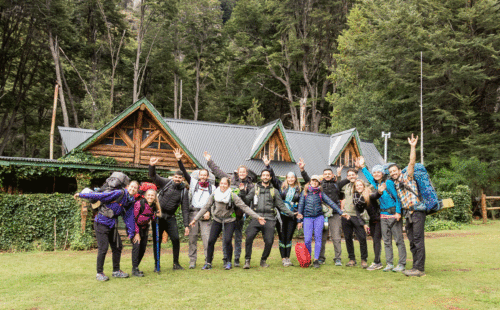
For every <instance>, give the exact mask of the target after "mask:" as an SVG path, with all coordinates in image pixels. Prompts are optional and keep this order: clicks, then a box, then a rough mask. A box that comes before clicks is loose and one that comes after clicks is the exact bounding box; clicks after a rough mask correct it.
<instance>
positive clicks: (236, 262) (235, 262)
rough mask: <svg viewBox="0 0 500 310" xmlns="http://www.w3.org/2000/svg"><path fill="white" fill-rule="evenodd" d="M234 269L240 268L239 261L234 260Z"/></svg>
mask: <svg viewBox="0 0 500 310" xmlns="http://www.w3.org/2000/svg"><path fill="white" fill-rule="evenodd" d="M234 267H240V260H239V259H235V260H234Z"/></svg>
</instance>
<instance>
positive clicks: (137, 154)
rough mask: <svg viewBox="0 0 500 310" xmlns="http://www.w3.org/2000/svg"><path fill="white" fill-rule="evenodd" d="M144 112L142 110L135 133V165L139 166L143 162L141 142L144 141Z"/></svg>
mask: <svg viewBox="0 0 500 310" xmlns="http://www.w3.org/2000/svg"><path fill="white" fill-rule="evenodd" d="M143 114H144V111H143V110H142V109H141V110H139V112H138V115H137V121H136V124H135V132H134V165H135V166H138V165H139V164H140V162H141V141H142V117H143Z"/></svg>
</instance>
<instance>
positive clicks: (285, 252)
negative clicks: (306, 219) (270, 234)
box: [276, 214, 297, 258]
mask: <svg viewBox="0 0 500 310" xmlns="http://www.w3.org/2000/svg"><path fill="white" fill-rule="evenodd" d="M280 215H281V221H282V222H283V225H281V224H280V222H279V221H277V222H276V230H277V231H278V237H279V240H280V241H279V246H280V254H281V258H290V252H291V251H292V239H293V233H294V232H295V229H296V228H297V221H296V220H295V218H293V217H289V216H286V215H283V214H280Z"/></svg>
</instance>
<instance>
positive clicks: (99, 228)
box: [94, 223, 123, 273]
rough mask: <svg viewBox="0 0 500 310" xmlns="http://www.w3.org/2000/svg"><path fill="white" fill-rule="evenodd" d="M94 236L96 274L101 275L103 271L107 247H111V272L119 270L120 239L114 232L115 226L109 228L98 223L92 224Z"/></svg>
mask: <svg viewBox="0 0 500 310" xmlns="http://www.w3.org/2000/svg"><path fill="white" fill-rule="evenodd" d="M94 229H95V236H96V238H97V264H96V265H97V266H96V267H97V273H102V272H103V270H104V260H105V258H106V253H107V252H108V247H109V246H110V245H111V252H112V253H113V256H112V257H113V271H119V270H120V258H121V256H122V249H123V246H122V239H121V238H120V235H118V232H117V231H116V229H117V228H116V225H115V226H114V227H113V228H109V227H108V226H106V225H103V224H100V223H94Z"/></svg>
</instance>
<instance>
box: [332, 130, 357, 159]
mask: <svg viewBox="0 0 500 310" xmlns="http://www.w3.org/2000/svg"><path fill="white" fill-rule="evenodd" d="M353 136H354V139H356V144H357V145H358V151H359V155H361V156H363V152H362V151H361V141H360V140H359V134H358V130H357V129H354V130H353V131H352V132H351V135H350V136H349V139H347V142H346V143H344V145H343V146H342V149H341V150H340V152H339V153H338V154H337V156H336V157H335V159H334V160H333V162H331V163H330V165H333V164H335V163H336V162H337V160H338V159H339V156H340V155H342V152H344V150H345V148H346V147H347V145H348V144H349V142H351V140H352V138H353Z"/></svg>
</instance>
